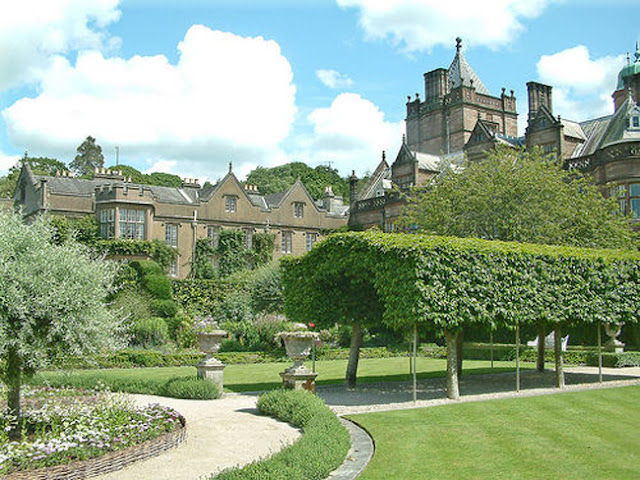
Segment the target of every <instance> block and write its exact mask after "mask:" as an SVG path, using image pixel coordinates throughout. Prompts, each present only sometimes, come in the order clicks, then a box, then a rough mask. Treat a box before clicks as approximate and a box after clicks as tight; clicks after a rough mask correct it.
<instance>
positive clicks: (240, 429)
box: [92, 395, 300, 480]
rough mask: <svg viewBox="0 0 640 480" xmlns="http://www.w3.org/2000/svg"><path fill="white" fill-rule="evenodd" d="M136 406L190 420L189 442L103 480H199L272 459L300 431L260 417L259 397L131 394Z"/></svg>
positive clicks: (295, 437) (105, 476)
mask: <svg viewBox="0 0 640 480" xmlns="http://www.w3.org/2000/svg"><path fill="white" fill-rule="evenodd" d="M131 397H133V399H134V400H135V402H136V403H137V404H141V405H147V404H149V403H160V404H162V405H167V406H169V407H172V408H175V409H176V410H177V411H179V412H180V413H181V414H182V415H183V416H184V417H185V418H186V420H187V429H188V430H187V439H186V440H185V441H184V442H183V443H182V444H181V445H180V446H179V447H178V448H175V449H173V450H169V451H168V452H166V453H163V454H162V455H160V456H158V457H155V458H151V459H149V460H145V461H142V462H137V463H135V464H133V465H130V466H129V467H127V468H125V469H123V470H119V471H117V472H113V473H110V474H107V475H101V476H98V477H92V478H95V479H99V480H149V479H154V480H182V479H184V480H196V479H204V478H208V477H209V476H210V475H211V474H212V473H217V472H220V471H221V470H224V469H225V468H228V467H233V466H236V465H243V464H246V463H250V462H252V461H254V460H257V459H259V458H262V457H266V456H269V455H271V454H273V453H275V452H277V451H279V450H280V449H282V447H283V446H285V445H288V444H290V443H293V442H294V441H295V440H296V439H297V438H298V437H299V436H300V432H299V430H297V429H295V428H293V427H291V426H290V425H289V424H287V423H283V422H278V421H276V420H274V419H272V418H270V417H263V416H259V415H258V414H257V410H256V399H257V397H256V396H254V395H228V396H224V397H223V398H221V399H218V400H179V399H175V398H165V397H155V396H151V395H131Z"/></svg>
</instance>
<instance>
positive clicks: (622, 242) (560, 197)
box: [399, 147, 636, 371]
mask: <svg viewBox="0 0 640 480" xmlns="http://www.w3.org/2000/svg"><path fill="white" fill-rule="evenodd" d="M399 223H400V224H401V225H402V226H404V227H405V228H408V229H412V230H413V229H415V230H417V231H419V232H423V233H430V234H435V235H448V236H456V237H477V238H484V239H488V240H504V241H517V242H530V243H541V244H552V245H568V246H576V247H593V248H633V247H634V241H635V240H636V235H635V234H634V232H633V230H632V229H631V226H630V222H629V219H628V218H627V217H624V216H622V215H621V214H620V212H619V211H618V207H617V204H616V202H615V201H613V200H609V199H605V198H604V197H603V196H602V195H601V194H600V192H599V191H598V189H597V187H596V186H595V185H594V184H593V183H592V182H590V181H589V180H588V179H586V178H584V177H581V176H576V175H575V174H573V173H571V172H568V171H566V170H564V169H563V168H562V166H561V165H560V163H559V162H558V161H557V160H556V159H555V157H554V156H549V155H543V153H542V152H541V151H540V150H533V151H524V150H517V151H515V152H514V151H513V150H512V149H509V148H506V147H504V148H498V149H496V150H494V151H492V152H491V153H490V154H489V156H488V158H487V159H486V160H482V161H478V162H473V163H469V164H468V165H466V166H465V168H464V170H463V171H462V172H459V173H452V172H451V171H449V172H445V174H443V175H441V176H440V177H439V178H438V179H437V180H436V181H435V182H434V183H433V184H432V185H429V186H427V187H426V188H423V189H421V190H416V191H414V194H413V195H412V196H410V198H409V199H408V205H407V207H406V208H405V210H404V212H403V214H402V216H401V219H400V222H399ZM453 333H455V335H456V342H457V348H458V352H457V358H458V362H459V365H458V367H459V368H458V370H461V367H462V342H463V337H462V332H461V331H457V332H453ZM453 333H452V334H453ZM545 335H546V324H545V322H544V320H543V319H541V320H540V321H539V322H538V337H539V338H544V336H545ZM538 369H539V370H541V371H542V370H544V345H543V343H542V342H540V343H539V347H538Z"/></svg>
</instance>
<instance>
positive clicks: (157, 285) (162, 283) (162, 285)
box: [142, 274, 171, 300]
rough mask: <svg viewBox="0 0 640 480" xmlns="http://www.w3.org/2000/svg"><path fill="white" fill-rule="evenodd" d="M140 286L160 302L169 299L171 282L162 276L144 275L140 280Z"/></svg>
mask: <svg viewBox="0 0 640 480" xmlns="http://www.w3.org/2000/svg"><path fill="white" fill-rule="evenodd" d="M142 286H143V287H144V288H145V289H146V290H147V291H148V292H149V293H150V294H151V296H152V297H153V298H156V299H160V300H170V299H171V280H169V279H168V278H167V277H165V276H164V275H162V274H154V275H146V276H145V277H143V278H142Z"/></svg>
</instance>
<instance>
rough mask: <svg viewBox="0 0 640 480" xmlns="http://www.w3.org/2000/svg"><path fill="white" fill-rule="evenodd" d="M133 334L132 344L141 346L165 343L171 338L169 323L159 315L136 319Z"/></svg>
mask: <svg viewBox="0 0 640 480" xmlns="http://www.w3.org/2000/svg"><path fill="white" fill-rule="evenodd" d="M131 334H132V338H131V344H132V345H139V346H141V347H154V346H158V345H164V344H165V343H166V342H167V340H168V338H169V331H168V329H167V323H166V322H165V321H164V319H163V318H159V317H151V318H139V319H136V320H135V321H134V323H133V327H132V331H131Z"/></svg>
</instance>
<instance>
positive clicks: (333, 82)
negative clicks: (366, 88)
mask: <svg viewBox="0 0 640 480" xmlns="http://www.w3.org/2000/svg"><path fill="white" fill-rule="evenodd" d="M316 76H317V77H318V80H320V81H321V82H322V83H323V84H324V85H325V86H327V87H329V88H348V87H351V86H352V85H353V80H351V79H350V78H349V77H348V76H347V75H344V74H342V73H340V72H338V71H336V70H322V69H321V70H316Z"/></svg>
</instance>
